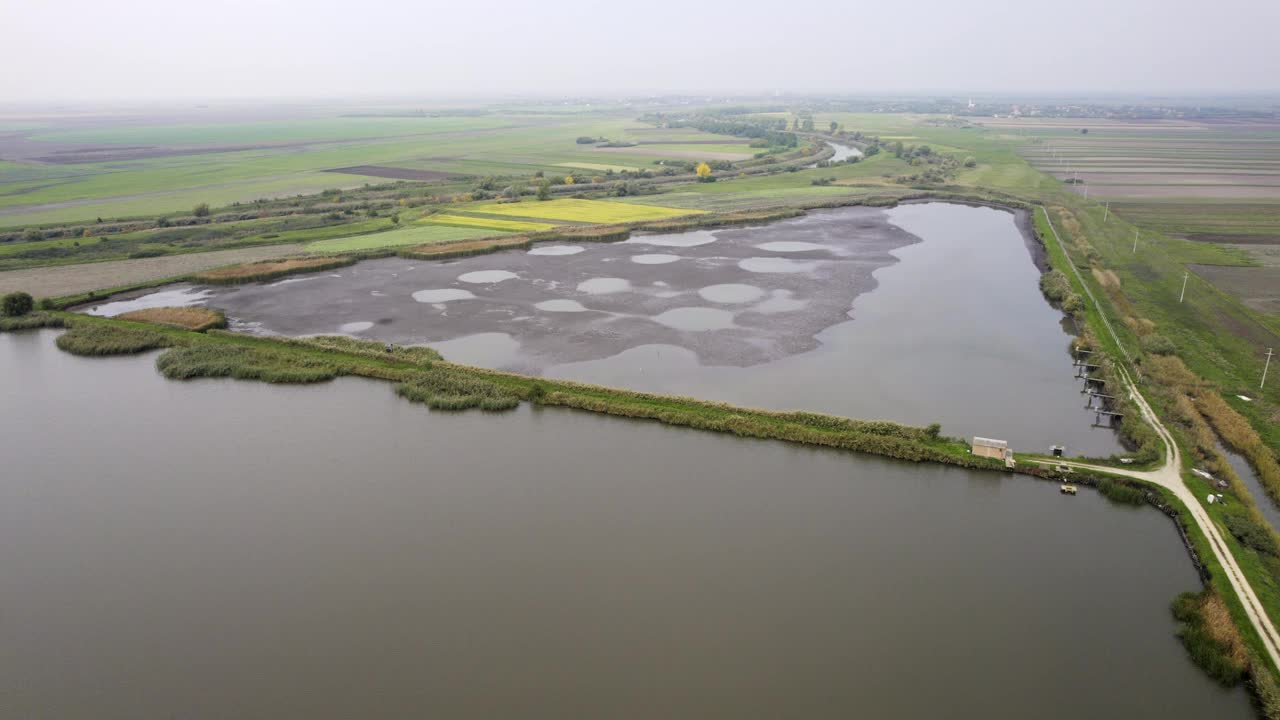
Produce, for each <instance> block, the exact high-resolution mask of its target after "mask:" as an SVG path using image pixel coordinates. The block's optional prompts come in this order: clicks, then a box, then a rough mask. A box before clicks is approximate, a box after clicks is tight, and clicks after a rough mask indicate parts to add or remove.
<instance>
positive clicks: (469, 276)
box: [458, 270, 520, 285]
mask: <svg viewBox="0 0 1280 720" xmlns="http://www.w3.org/2000/svg"><path fill="white" fill-rule="evenodd" d="M517 277H520V276H519V275H516V274H515V273H513V272H510V271H508V270H477V271H475V272H469V273H463V274H461V275H459V276H458V280H460V281H462V282H464V283H472V284H473V285H489V284H493V283H500V282H502V281H503V280H513V279H515V278H517Z"/></svg>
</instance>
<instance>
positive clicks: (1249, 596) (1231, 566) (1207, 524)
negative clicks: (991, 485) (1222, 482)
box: [1040, 206, 1280, 668]
mask: <svg viewBox="0 0 1280 720" xmlns="http://www.w3.org/2000/svg"><path fill="white" fill-rule="evenodd" d="M1040 209H1041V210H1042V211H1043V212H1044V216H1045V219H1046V220H1047V221H1048V223H1049V229H1050V230H1052V231H1053V237H1054V240H1056V241H1057V243H1058V246H1059V247H1061V248H1062V251H1063V254H1064V255H1065V254H1066V247H1065V246H1063V244H1062V239H1061V238H1059V237H1058V230H1057V228H1055V227H1054V226H1053V220H1051V219H1050V218H1049V212H1048V211H1047V210H1045V209H1044V207H1043V206H1041V208H1040ZM1066 257H1067V262H1068V263H1070V264H1071V269H1072V271H1073V272H1074V273H1075V274H1076V277H1077V278H1080V285H1081V287H1083V288H1084V290H1085V293H1086V294H1087V295H1088V296H1089V301H1090V302H1092V303H1093V304H1094V306H1095V307H1097V308H1098V313H1099V315H1101V317H1102V321H1103V323H1104V324H1105V325H1106V326H1107V330H1108V332H1110V334H1111V337H1112V339H1113V340H1115V343H1116V346H1117V347H1119V348H1120V351H1121V352H1122V353H1124V355H1125V358H1126V359H1128V358H1129V354H1128V352H1127V351H1125V349H1124V345H1122V344H1121V343H1120V338H1119V337H1118V336H1117V335H1116V332H1115V330H1114V329H1113V328H1112V327H1111V324H1110V323H1109V322H1107V318H1106V315H1105V314H1103V313H1102V307H1101V306H1100V305H1098V302H1097V300H1096V299H1095V298H1094V296H1093V293H1092V292H1090V290H1089V286H1088V285H1086V284H1085V283H1084V279H1083V278H1082V277H1080V271H1079V270H1078V269H1076V266H1075V263H1074V262H1072V260H1071V256H1070V255H1067V256H1066ZM1119 370H1120V377H1121V379H1122V380H1123V381H1124V385H1125V389H1126V391H1127V392H1128V394H1129V397H1130V399H1132V400H1133V402H1134V404H1135V405H1137V406H1138V409H1139V411H1140V412H1141V413H1142V417H1143V419H1144V420H1146V421H1147V422H1148V423H1149V424H1150V425H1151V427H1153V428H1154V429H1155V431H1156V433H1157V434H1158V435H1159V436H1160V440H1161V441H1162V442H1163V443H1164V464H1163V465H1162V466H1160V467H1159V468H1157V469H1155V470H1148V471H1142V470H1125V469H1121V468H1113V467H1107V466H1103V465H1089V464H1086V463H1077V462H1071V461H1057V460H1056V459H1055V464H1059V465H1067V466H1070V467H1074V468H1079V469H1082V470H1093V471H1096V472H1103V473H1111V474H1113V475H1122V476H1124V477H1130V478H1134V479H1135V480H1143V481H1146V482H1149V483H1153V484H1155V485H1159V486H1160V487H1163V488H1166V489H1168V490H1170V491H1172V492H1173V494H1174V495H1175V496H1176V497H1177V498H1178V499H1179V500H1181V501H1182V503H1183V504H1184V505H1186V506H1187V510H1188V511H1189V512H1190V513H1191V517H1192V518H1193V519H1194V520H1195V522H1196V525H1198V526H1199V527H1200V530H1201V531H1202V532H1203V533H1204V535H1205V537H1206V538H1208V540H1209V546H1210V547H1211V548H1212V549H1213V555H1214V557H1216V558H1217V559H1218V562H1219V563H1220V564H1221V565H1222V568H1223V570H1224V571H1225V572H1226V574H1227V580H1228V581H1230V583H1231V587H1232V589H1233V590H1235V593H1236V596H1237V597H1239V598H1240V603H1241V604H1242V605H1243V606H1244V611H1245V614H1246V615H1248V617H1249V621H1250V622H1251V623H1253V627H1254V629H1255V630H1257V631H1258V635H1260V636H1261V637H1262V644H1263V646H1265V647H1266V649H1267V655H1269V656H1270V657H1271V662H1272V663H1273V664H1274V665H1275V666H1276V667H1277V668H1280V634H1277V633H1276V628H1275V626H1274V625H1273V624H1272V623H1271V618H1270V617H1268V616H1267V613H1266V611H1265V610H1264V609H1263V607H1262V602H1261V601H1260V600H1258V596H1257V595H1256V594H1255V593H1254V592H1253V586H1251V585H1250V584H1249V581H1248V579H1247V578H1245V575H1244V571H1242V570H1241V569H1240V565H1239V564H1238V563H1237V562H1236V559H1235V557H1234V556H1233V555H1232V554H1231V550H1230V549H1229V548H1228V547H1227V544H1226V543H1225V542H1224V541H1223V539H1222V534H1221V533H1219V532H1218V526H1217V525H1214V524H1213V520H1212V519H1211V518H1210V517H1209V514H1208V513H1207V512H1205V510H1204V506H1203V505H1201V504H1200V500H1199V499H1198V498H1196V496H1195V495H1193V494H1192V493H1191V490H1190V489H1189V488H1188V487H1187V486H1186V483H1184V482H1183V481H1182V453H1181V452H1180V451H1179V450H1178V444H1177V443H1176V442H1174V439H1173V435H1171V434H1170V433H1169V430H1168V428H1166V427H1165V426H1164V423H1162V422H1160V418H1159V417H1158V416H1157V415H1156V413H1155V411H1154V410H1152V409H1151V406H1150V405H1148V404H1147V400H1146V398H1144V397H1142V393H1141V392H1139V391H1138V388H1137V386H1136V385H1134V384H1133V380H1132V378H1130V377H1129V373H1128V371H1127V370H1126V369H1125V368H1123V367H1121V368H1119Z"/></svg>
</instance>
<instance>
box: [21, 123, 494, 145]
mask: <svg viewBox="0 0 1280 720" xmlns="http://www.w3.org/2000/svg"><path fill="white" fill-rule="evenodd" d="M511 124H512V122H511V121H510V120H508V119H504V118H499V117H423V118H416V117H415V118H400V117H385V118H341V117H340V118H323V119H302V120H295V121H288V122H244V123H194V124H189V125H143V126H132V125H131V126H122V127H108V128H100V129H92V130H60V131H47V130H46V131H45V132H42V133H39V134H36V135H32V136H31V139H32V140H40V141H52V142H81V143H92V144H95V145H98V144H118V145H224V144H225V145H238V144H250V143H279V142H314V141H323V140H359V139H369V138H388V137H405V136H409V135H423V134H434V133H444V132H459V131H468V130H481V129H491V128H500V127H507V126H510V125H511Z"/></svg>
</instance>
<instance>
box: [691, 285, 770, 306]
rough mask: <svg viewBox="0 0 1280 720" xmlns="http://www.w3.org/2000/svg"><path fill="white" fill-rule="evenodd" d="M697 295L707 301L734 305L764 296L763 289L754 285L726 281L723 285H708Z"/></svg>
mask: <svg viewBox="0 0 1280 720" xmlns="http://www.w3.org/2000/svg"><path fill="white" fill-rule="evenodd" d="M698 295H699V296H700V297H701V298H702V299H703V300H706V301H707V302H714V303H722V304H725V305H735V304H738V303H749V302H755V301H756V300H759V299H760V298H762V297H764V290H762V289H761V288H758V287H756V286H755V285H740V284H737V283H727V284H724V285H710V286H708V287H704V288H702V289H701V290H699V291H698Z"/></svg>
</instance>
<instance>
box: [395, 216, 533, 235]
mask: <svg viewBox="0 0 1280 720" xmlns="http://www.w3.org/2000/svg"><path fill="white" fill-rule="evenodd" d="M419 222H420V223H423V224H426V225H449V226H452V227H466V228H485V229H488V230H500V231H504V232H538V231H539V230H550V229H551V228H553V227H555V225H553V224H551V223H540V222H530V221H527V220H500V219H498V218H479V217H469V216H467V215H428V216H427V217H424V218H422V219H421V220H419Z"/></svg>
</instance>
